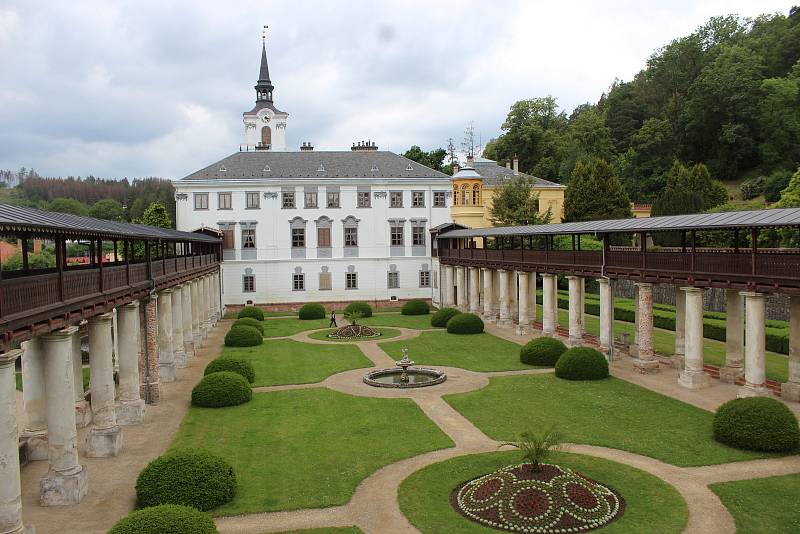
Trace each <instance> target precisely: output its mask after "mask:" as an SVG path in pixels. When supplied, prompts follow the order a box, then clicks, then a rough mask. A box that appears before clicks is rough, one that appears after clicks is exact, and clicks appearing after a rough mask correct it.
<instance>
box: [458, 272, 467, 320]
mask: <svg viewBox="0 0 800 534" xmlns="http://www.w3.org/2000/svg"><path fill="white" fill-rule="evenodd" d="M466 285H467V277H466V273H465V272H464V267H456V290H457V291H458V293H457V295H458V296H457V298H456V303H457V307H458V309H459V310H461V311H467V310H468V309H469V306H468V304H467V291H466Z"/></svg>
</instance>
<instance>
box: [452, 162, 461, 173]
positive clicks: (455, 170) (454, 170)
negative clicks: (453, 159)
mask: <svg viewBox="0 0 800 534" xmlns="http://www.w3.org/2000/svg"><path fill="white" fill-rule="evenodd" d="M460 170H461V167H459V166H458V163H453V175H456V174H458V171H460Z"/></svg>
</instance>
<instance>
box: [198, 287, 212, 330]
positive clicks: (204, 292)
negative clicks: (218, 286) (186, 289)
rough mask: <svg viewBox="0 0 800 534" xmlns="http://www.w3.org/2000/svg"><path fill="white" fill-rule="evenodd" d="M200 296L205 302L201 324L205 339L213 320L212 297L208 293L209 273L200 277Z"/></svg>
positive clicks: (202, 308)
mask: <svg viewBox="0 0 800 534" xmlns="http://www.w3.org/2000/svg"><path fill="white" fill-rule="evenodd" d="M200 298H201V299H202V301H201V302H202V303H203V305H202V307H201V314H200V324H201V327H202V329H203V339H207V338H208V333H209V330H211V321H210V320H209V317H210V313H211V312H210V307H211V299H210V298H209V294H208V275H206V276H204V277H202V278H201V279H200Z"/></svg>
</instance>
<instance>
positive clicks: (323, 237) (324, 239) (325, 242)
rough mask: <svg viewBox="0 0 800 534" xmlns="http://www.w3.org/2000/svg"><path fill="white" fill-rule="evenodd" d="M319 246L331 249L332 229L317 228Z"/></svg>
mask: <svg viewBox="0 0 800 534" xmlns="http://www.w3.org/2000/svg"><path fill="white" fill-rule="evenodd" d="M317 246H318V247H330V246H331V229H330V228H317Z"/></svg>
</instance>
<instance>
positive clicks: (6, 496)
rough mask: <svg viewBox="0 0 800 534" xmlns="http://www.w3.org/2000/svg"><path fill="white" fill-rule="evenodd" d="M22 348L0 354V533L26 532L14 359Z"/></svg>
mask: <svg viewBox="0 0 800 534" xmlns="http://www.w3.org/2000/svg"><path fill="white" fill-rule="evenodd" d="M21 355H22V351H21V350H19V349H14V350H10V351H8V352H4V353H2V354H0V460H2V461H0V532H3V533H8V534H23V533H24V532H33V531H32V530H26V529H25V527H24V526H23V524H22V486H21V484H20V472H19V440H18V437H17V400H16V395H17V394H16V385H15V380H16V379H15V377H14V374H15V370H14V362H15V361H16V360H17V358H19V357H20V356H21Z"/></svg>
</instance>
